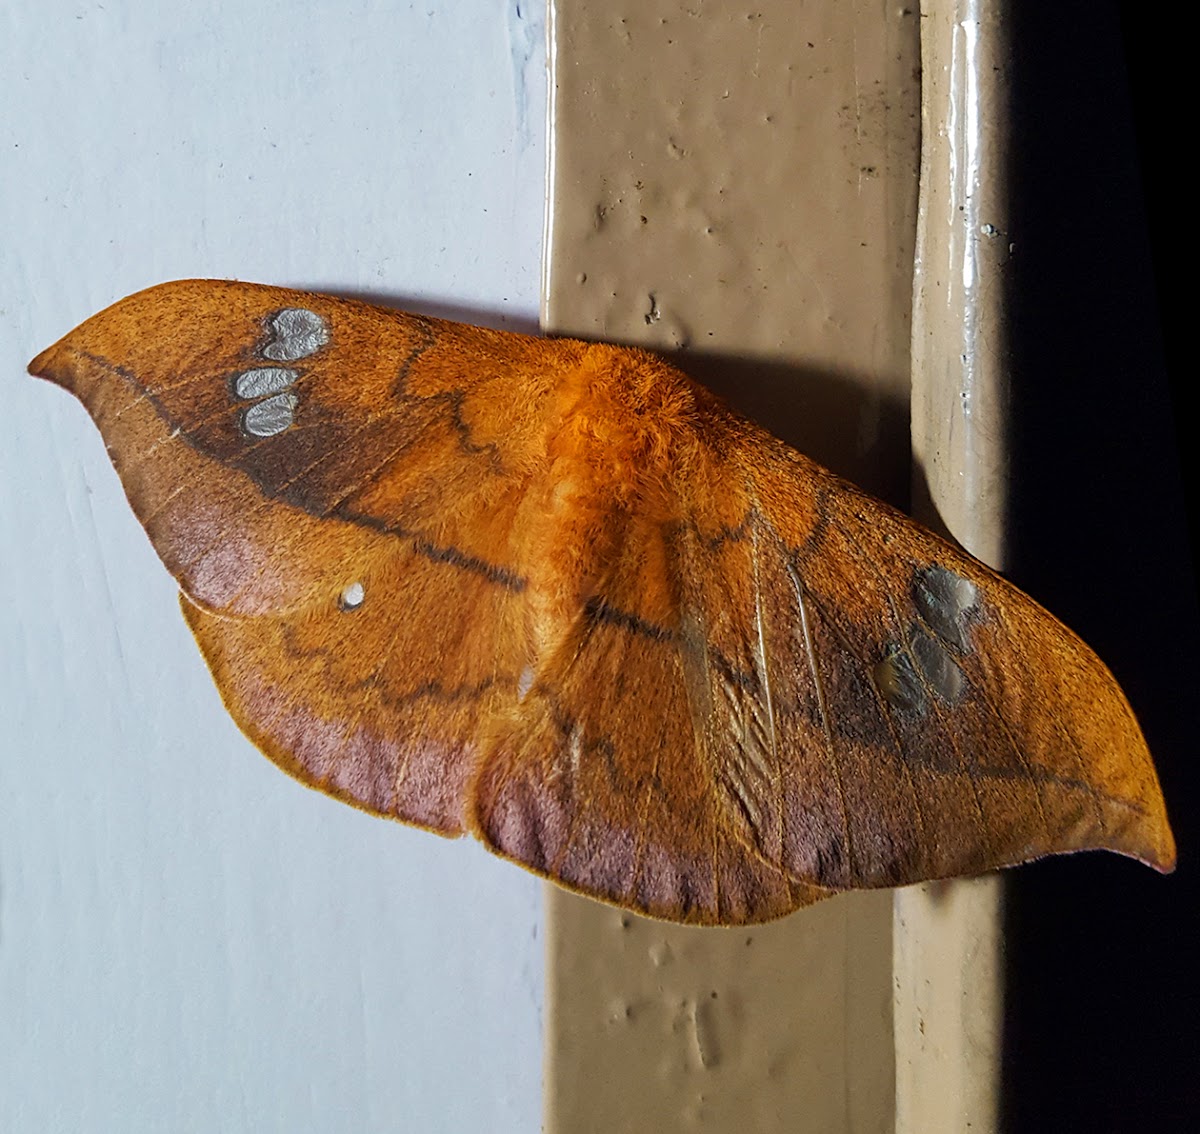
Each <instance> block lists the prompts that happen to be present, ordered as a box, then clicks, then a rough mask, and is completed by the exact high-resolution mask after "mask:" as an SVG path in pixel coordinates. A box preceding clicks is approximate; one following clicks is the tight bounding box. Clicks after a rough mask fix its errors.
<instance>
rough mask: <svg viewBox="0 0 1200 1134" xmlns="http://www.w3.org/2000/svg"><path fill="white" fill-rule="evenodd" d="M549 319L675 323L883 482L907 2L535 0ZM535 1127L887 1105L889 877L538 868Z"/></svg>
mask: <svg viewBox="0 0 1200 1134" xmlns="http://www.w3.org/2000/svg"><path fill="white" fill-rule="evenodd" d="M550 37H551V38H550V52H549V56H550V68H551V77H550V85H551V103H550V139H549V151H550V156H549V201H548V209H547V234H546V256H545V270H544V295H543V322H544V325H545V327H546V329H547V330H549V331H551V332H557V333H571V334H576V335H582V336H584V337H597V338H607V339H613V340H618V341H626V342H637V343H640V344H642V345H648V346H652V347H657V348H660V349H664V350H679V351H681V352H682V353H681V356H680V359H679V361H680V362H681V364H682V365H683V366H684V367H685V369H687V370H689V371H690V372H691V373H693V374H695V375H696V376H697V377H698V378H700V379H701V380H702V381H704V382H705V383H706V384H708V385H710V386H712V387H713V388H715V389H717V390H718V391H719V392H720V393H722V394H723V395H724V396H726V397H727V398H729V399H730V400H731V401H732V402H734V404H735V405H737V406H738V408H740V409H741V410H743V412H747V413H749V414H750V415H751V416H754V417H757V418H758V419H759V420H761V421H762V422H763V423H764V424H765V425H767V426H768V427H769V428H771V429H772V430H773V431H774V432H776V433H777V434H779V435H780V436H783V437H784V438H785V439H787V440H788V441H790V442H791V443H792V444H794V445H796V446H797V447H798V448H800V449H802V450H804V451H805V452H808V453H809V454H810V455H812V456H814V457H815V458H817V459H818V460H821V461H822V462H823V463H825V464H827V465H830V466H831V467H833V468H834V469H835V470H836V471H838V472H840V473H843V474H844V475H847V476H850V477H852V478H854V479H856V480H858V481H859V482H860V483H864V484H865V485H867V486H868V487H870V488H871V489H872V490H874V491H875V492H877V493H879V494H881V495H884V496H885V497H888V498H890V499H892V500H893V501H895V502H898V503H901V504H903V503H904V502H906V500H907V497H908V484H909V480H910V463H909V435H908V398H909V389H908V375H909V349H910V334H911V324H910V311H911V297H912V263H913V242H914V234H915V228H916V171H917V162H918V122H919V101H918V100H919V84H918V71H919V65H918V20H917V16H916V13H915V11H911V10H906V9H904V8H902V7H901V6H900V5H885V4H880V3H867V2H859V0H856V2H853V3H846V2H842V3H838V2H835V0H826V2H825V3H821V4H813V5H805V6H803V7H797V6H796V5H795V4H792V3H789V2H787V0H768V2H767V3H760V4H756V5H754V6H753V7H750V6H747V7H740V6H737V5H720V6H714V5H708V6H705V5H693V6H692V7H691V10H688V9H686V8H684V7H683V6H680V5H675V4H655V3H646V2H645V0H638V2H636V3H635V2H633V0H613V2H612V3H609V4H589V3H586V2H585V0H551V4H550ZM547 903H548V927H547V974H546V981H547V993H546V1072H545V1095H546V1124H545V1129H546V1131H547V1132H548V1134H588V1132H590V1131H596V1132H603V1134H611V1132H614V1131H638V1132H640V1131H647V1130H662V1131H664V1132H667V1131H679V1130H691V1129H701V1128H703V1129H705V1130H714V1131H721V1130H739V1131H740V1130H753V1131H755V1132H756V1134H770V1132H772V1131H788V1132H800V1134H803V1132H806V1131H812V1132H821V1134H839V1132H843V1131H845V1132H849V1131H855V1132H859V1131H864V1132H868V1131H869V1132H876V1131H878V1132H883V1131H889V1130H891V1129H892V1128H893V1121H894V1077H895V1067H896V1060H895V1051H894V1047H893V1037H892V1004H893V961H892V942H893V926H892V899H891V894H890V892H886V891H885V892H877V893H859V894H849V895H843V896H841V897H839V898H836V899H833V900H831V901H829V902H825V903H822V904H821V905H818V906H816V907H813V908H812V909H810V910H805V911H802V912H801V913H799V914H797V915H794V916H792V917H790V918H786V919H784V920H783V921H781V922H777V923H775V924H772V925H767V926H757V927H750V928H746V929H729V930H698V929H685V928H681V927H676V926H669V925H664V924H660V923H655V922H650V921H646V920H644V919H641V918H637V917H632V916H630V915H627V914H622V913H621V912H619V911H614V910H612V909H609V908H607V907H604V906H600V905H597V904H595V903H592V902H588V901H586V900H584V899H581V898H577V897H574V896H571V895H569V894H565V893H563V892H561V891H558V890H556V889H554V888H552V887H551V888H548V891H547Z"/></svg>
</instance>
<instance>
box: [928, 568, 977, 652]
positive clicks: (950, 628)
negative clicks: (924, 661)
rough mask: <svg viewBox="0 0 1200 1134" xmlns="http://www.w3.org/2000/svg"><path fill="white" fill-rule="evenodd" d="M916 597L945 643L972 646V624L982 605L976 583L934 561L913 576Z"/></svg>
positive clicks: (929, 624)
mask: <svg viewBox="0 0 1200 1134" xmlns="http://www.w3.org/2000/svg"><path fill="white" fill-rule="evenodd" d="M912 596H913V602H914V603H915V604H916V607H917V610H918V612H919V613H920V615H921V617H922V618H923V619H924V620H925V625H926V626H928V627H929V628H930V629H931V630H932V631H933V632H934V633H935V634H936V635H937V636H938V637H939V638H941V639H942V641H943V642H949V643H950V644H951V645H952V646H957V647H958V648H959V649H960V650H966V649H969V648H970V640H969V636H968V633H967V629H968V624H969V622H970V620H971V617H972V615H973V614H974V612H975V611H976V609H977V608H978V606H979V588H978V587H976V586H975V584H974V583H972V582H971V581H970V580H969V579H964V578H963V577H962V576H961V575H956V574H955V573H954V572H953V571H950V570H947V569H946V568H945V567H942V566H940V565H939V564H934V565H933V566H931V567H926V568H924V569H923V570H920V571H917V572H916V574H915V575H914V576H913V587H912Z"/></svg>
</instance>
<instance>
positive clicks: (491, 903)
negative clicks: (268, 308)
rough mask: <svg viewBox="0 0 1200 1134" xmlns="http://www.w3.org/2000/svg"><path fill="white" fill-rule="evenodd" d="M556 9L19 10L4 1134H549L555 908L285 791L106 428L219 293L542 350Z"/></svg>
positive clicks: (1, 704)
mask: <svg viewBox="0 0 1200 1134" xmlns="http://www.w3.org/2000/svg"><path fill="white" fill-rule="evenodd" d="M542 21H543V13H542V6H541V4H540V2H537V0H521V2H520V3H518V2H517V0H469V2H468V0H455V2H454V3H437V2H435V0H430V2H428V3H422V4H417V5H412V6H409V5H405V4H403V3H400V4H392V3H388V4H385V3H368V2H364V0H355V2H342V3H338V4H318V3H315V2H312V0H309V2H307V3H297V2H295V0H264V2H260V3H257V4H251V3H247V2H246V0H209V2H206V3H203V4H191V3H182V2H177V3H161V4H154V5H150V4H141V3H137V2H135V0H104V3H102V4H101V3H94V2H91V0H73V2H71V3H68V2H66V0H39V2H38V3H36V4H33V3H22V2H21V0H7V3H6V4H4V6H3V9H2V10H0V83H2V84H3V89H2V90H0V105H2V106H3V108H4V110H3V115H2V120H0V154H2V157H0V161H2V163H3V164H2V166H0V233H2V234H3V235H2V237H0V351H2V352H3V354H2V359H0V390H2V391H3V393H2V396H0V1129H2V1130H4V1131H6V1132H11V1134H54V1132H58V1131H70V1132H72V1134H78V1132H91V1131H105V1132H107V1131H114V1132H121V1134H133V1132H137V1131H172V1132H175V1131H200V1132H208V1131H218V1130H219V1131H254V1132H255V1134H260V1132H271V1131H280V1132H287V1134H301V1132H306V1131H313V1132H321V1134H330V1132H338V1131H354V1132H363V1131H371V1132H377V1131H421V1132H424V1131H451V1132H456V1131H465V1130H471V1129H474V1130H480V1131H483V1130H487V1131H531V1130H535V1129H537V1124H538V1114H539V1112H540V1089H539V1086H540V1074H541V1054H540V1038H539V1031H540V997H541V986H542V977H541V970H542V961H541V957H542V952H541V941H540V934H541V928H540V889H539V886H538V884H537V883H536V882H535V881H534V880H533V879H531V878H529V877H528V876H526V875H524V874H522V873H521V872H520V871H517V870H515V869H514V868H512V867H509V866H507V865H505V864H503V863H500V862H499V861H496V860H493V859H491V858H490V857H489V856H488V855H487V854H486V853H485V852H484V851H483V850H482V849H480V848H479V847H478V846H477V845H474V844H473V843H470V842H467V841H461V842H457V843H453V842H446V841H443V840H440V839H437V838H435V837H433V836H431V835H427V834H423V833H420V832H417V831H413V830H409V829H407V828H403V827H400V826H398V825H396V824H391V823H387V822H384V821H381V820H376V819H371V818H369V817H367V816H364V815H362V814H360V813H358V812H356V811H353V810H351V809H349V808H346V807H343V806H341V805H339V804H337V803H334V802H333V801H331V800H328V799H326V798H324V797H323V796H320V795H317V794H316V793H314V792H311V791H308V790H306V789H304V788H303V787H301V786H300V785H298V784H296V783H295V782H293V781H292V780H290V779H289V778H287V777H286V776H284V775H283V774H282V773H280V772H279V771H277V770H276V769H275V768H274V767H273V766H272V765H271V764H270V763H268V761H267V760H265V759H264V758H263V757H262V756H260V755H259V754H258V753H257V752H256V751H255V750H254V749H253V748H252V747H251V746H250V745H249V743H248V742H247V741H246V740H244V739H243V738H242V736H241V734H240V733H239V732H238V730H237V728H236V727H235V726H234V724H233V723H232V721H231V720H230V719H229V718H228V717H227V716H226V715H225V713H224V711H223V710H222V708H221V705H220V702H219V700H218V697H217V693H216V690H215V689H214V688H213V686H212V684H211V682H210V681H209V678H208V675H207V672H206V670H205V668H204V665H203V663H202V661H201V659H200V655H199V653H198V652H197V650H196V649H195V647H194V646H193V644H192V641H191V639H190V636H189V634H188V632H187V630H186V628H185V627H184V624H183V622H182V619H181V618H180V616H179V612H178V609H177V606H176V600H175V593H174V592H175V588H174V586H173V584H172V582H171V580H170V579H169V577H168V576H167V575H166V573H165V571H164V570H163V569H162V568H161V567H160V565H159V563H158V561H157V559H156V557H155V555H154V553H153V552H152V550H151V549H150V546H149V544H148V542H147V540H146V538H145V536H144V535H143V534H142V531H141V529H140V528H139V526H138V525H137V523H136V521H135V520H134V518H133V515H132V514H131V512H130V511H129V509H128V507H127V505H126V504H125V501H124V498H123V495H122V493H121V490H120V487H119V485H118V482H117V479H116V476H115V474H114V473H113V471H112V469H111V467H110V466H109V463H108V460H107V458H106V456H105V453H104V447H103V445H102V444H101V441H100V437H99V435H98V434H97V433H96V431H95V430H94V428H93V427H92V425H91V422H90V420H89V419H88V418H87V416H86V415H85V413H84V411H83V409H82V407H80V406H79V405H78V404H77V403H75V402H74V401H73V400H72V399H70V398H69V397H67V396H66V395H65V394H63V393H62V392H61V391H60V390H58V389H55V388H53V387H51V386H49V385H47V384H43V383H40V382H35V381H34V380H33V379H31V378H27V377H26V376H25V374H24V367H25V364H26V362H27V361H28V359H29V358H30V357H31V356H32V355H33V354H34V353H35V352H36V351H37V350H39V349H41V348H42V347H44V346H46V345H48V344H49V343H50V342H51V341H53V340H54V339H57V338H58V337H59V336H60V335H62V334H63V333H65V332H66V331H67V330H69V329H70V328H71V327H72V326H74V325H75V324H76V323H78V322H80V321H81V320H82V319H84V318H85V317H86V316H88V315H90V314H91V313H93V312H94V311H97V310H99V309H100V308H101V307H104V306H105V305H107V304H108V303H110V302H112V301H113V300H115V299H118V298H120V297H121V296H123V295H125V294H127V293H129V292H132V291H134V290H137V289H139V288H141V287H144V286H146V285H149V284H152V283H155V282H157V281H160V280H165V279H171V278H178V277H185V276H223V277H237V278H242V279H250V280H257V281H262V282H270V283H278V284H286V285H289V286H297V287H311V288H314V289H329V290H338V291H343V292H345V291H349V292H354V293H361V294H364V295H367V296H376V297H379V298H381V299H383V300H385V301H389V302H396V303H401V304H403V303H405V302H407V303H409V304H410V305H412V306H415V307H418V308H424V309H426V310H431V309H432V310H435V311H436V310H438V309H444V308H445V307H446V306H451V307H455V308H458V309H459V311H458V314H460V315H462V316H463V317H467V318H470V317H475V318H477V319H479V320H480V321H486V322H492V323H495V324H500V323H504V324H505V325H508V326H510V327H511V326H515V327H517V328H519V329H529V328H532V327H533V326H534V325H535V323H536V313H537V303H538V268H539V256H540V238H541V220H542V201H543V197H544V190H543V170H542V165H543V115H544V109H543V108H544V97H545V96H544V89H543V88H544V78H543V46H542V45H543V30H542Z"/></svg>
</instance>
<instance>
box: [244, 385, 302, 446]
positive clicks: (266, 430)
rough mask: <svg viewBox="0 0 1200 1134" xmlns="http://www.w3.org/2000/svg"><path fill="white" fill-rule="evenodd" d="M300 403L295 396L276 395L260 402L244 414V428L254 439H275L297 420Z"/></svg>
mask: <svg viewBox="0 0 1200 1134" xmlns="http://www.w3.org/2000/svg"><path fill="white" fill-rule="evenodd" d="M299 401H300V399H299V398H297V397H296V395H295V394H276V395H275V396H274V397H273V398H267V400H266V401H264V402H258V403H256V404H255V405H252V406H251V407H250V408H249V409H248V410H246V412H245V413H243V414H242V428H243V429H244V430H245V431H246V432H247V433H249V434H250V435H251V436H252V437H273V436H274V435H275V434H276V433H282V432H283V431H284V430H285V429H287V427H288V426H289V425H291V424H292V422H293V421H295V420H296V406H297V405H298V404H299Z"/></svg>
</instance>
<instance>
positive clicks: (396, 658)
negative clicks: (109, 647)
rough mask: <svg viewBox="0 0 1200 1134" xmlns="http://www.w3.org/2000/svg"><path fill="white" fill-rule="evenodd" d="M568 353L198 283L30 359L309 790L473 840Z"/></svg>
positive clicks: (511, 680) (233, 689)
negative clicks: (530, 450)
mask: <svg viewBox="0 0 1200 1134" xmlns="http://www.w3.org/2000/svg"><path fill="white" fill-rule="evenodd" d="M571 349H572V348H571V346H570V345H569V344H555V343H550V342H546V341H543V340H537V339H532V338H526V337H524V336H516V335H508V334H504V333H501V332H492V331H487V330H482V329H479V328H466V327H461V326H459V325H457V324H453V323H445V322H442V321H439V320H434V319H427V318H423V317H419V316H411V315H403V314H400V313H398V312H390V311H384V310H381V309H377V308H373V307H369V306H367V305H365V304H361V303H355V302H351V301H346V300H339V299H334V298H331V297H327V296H316V295H310V294H307V293H300V292H292V291H287V290H285V289H280V288H268V287H260V286H255V285H249V284H240V283H225V282H218V281H186V282H181V283H173V284H164V285H161V286H159V287H155V288H151V289H149V290H148V291H145V292H141V293H139V294H137V295H134V296H131V297H129V298H128V299H125V300H122V301H121V302H120V303H117V304H116V305H114V306H113V307H111V308H109V309H108V310H106V311H104V312H101V313H100V314H99V315H97V316H95V317H93V318H92V319H90V320H88V321H87V322H86V323H84V324H83V325H81V326H80V327H79V328H77V329H76V330H75V331H72V332H71V333H70V334H69V335H67V336H66V337H65V338H64V339H63V340H61V341H60V342H59V343H57V344H55V346H53V347H51V348H50V349H49V350H47V351H46V352H44V353H43V354H42V355H40V356H39V357H38V358H37V359H35V360H34V362H33V363H32V364H31V367H30V369H31V370H32V371H33V372H34V373H36V374H39V375H41V376H43V377H46V378H49V379H51V380H52V381H55V382H57V383H58V384H60V385H62V386H64V387H65V388H66V389H68V390H69V391H71V392H72V393H74V394H75V395H76V396H77V397H78V398H79V399H80V400H81V401H82V402H83V403H84V405H85V406H86V407H87V409H88V410H89V412H90V413H91V415H92V417H93V418H94V419H95V421H96V424H97V425H98V427H99V428H100V431H101V433H102V434H103V436H104V439H105V442H106V444H107V446H108V450H109V453H110V456H111V457H112V460H113V463H114V465H115V466H116V468H117V471H118V472H119V474H120V476H121V479H122V482H123V484H124V487H125V491H126V494H127V496H128V498H129V501H130V503H131V505H132V506H133V509H134V511H135V512H136V514H137V515H138V518H139V519H140V520H141V522H142V524H143V526H144V527H145V528H146V531H147V533H148V534H149V536H150V538H151V541H152V542H153V544H154V547H155V549H156V550H157V551H158V553H159V555H160V556H161V557H162V559H163V561H164V563H165V564H166V566H167V567H168V568H169V569H170V571H171V573H172V574H173V575H174V576H175V578H176V579H177V580H178V582H179V585H180V587H181V588H182V590H183V593H184V596H185V601H184V613H185V615H186V616H187V619H188V622H189V624H190V625H191V627H192V629H193V631H194V632H195V634H196V637H197V639H198V641H199V643H200V645H201V648H202V650H203V652H204V654H205V657H206V659H207V661H208V663H209V666H210V667H211V669H212V672H213V676H214V678H215V679H216V682H217V685H218V687H219V688H220V690H221V693H222V695H223V697H224V698H225V701H226V703H227V705H228V707H229V708H230V710H231V711H232V713H233V715H234V717H235V718H236V720H237V721H238V723H239V724H240V725H241V727H242V728H243V729H244V730H245V731H246V732H247V733H248V734H249V735H250V736H251V738H252V739H253V740H254V741H255V742H256V743H258V744H259V746H260V747H262V748H263V749H264V751H266V752H267V753H268V755H270V756H271V757H272V759H274V760H275V761H276V762H277V763H279V764H280V765H281V766H282V767H284V768H285V769H286V770H287V771H289V772H291V773H292V774H294V775H296V776H297V777H299V778H300V779H302V780H304V781H306V782H308V783H310V784H312V785H314V786H317V787H320V788H322V789H324V790H326V791H329V792H331V793H332V794H334V795H337V796H340V797H341V798H343V799H345V800H347V801H349V802H351V803H355V804H358V805H360V806H362V807H365V808H367V809H369V810H372V811H376V812H380V813H383V814H388V815H392V816H395V817H397V818H401V819H405V820H408V821H411V822H416V823H419V824H421V825H424V826H427V827H430V828H432V829H435V830H438V831H441V832H443V833H447V834H454V833H458V832H459V831H460V830H461V819H462V812H463V793H464V791H465V790H466V785H467V783H468V782H469V779H470V775H471V769H472V766H473V762H474V761H475V759H476V757H477V744H478V737H479V735H480V721H481V720H482V719H483V718H484V717H486V716H487V714H488V713H489V712H491V711H492V707H493V705H494V703H495V702H496V701H497V700H498V699H499V700H501V701H502V700H503V699H504V698H505V697H506V696H510V695H511V691H512V690H513V689H515V686H516V683H517V680H518V677H519V674H520V672H521V668H522V664H523V661H522V657H521V650H522V637H521V633H520V632H519V631H520V625H521V623H520V619H519V617H518V614H517V607H518V596H519V595H520V592H521V590H522V587H523V579H522V577H521V574H520V569H519V567H518V566H517V565H515V564H514V562H513V561H512V559H511V557H510V556H509V555H508V554H507V548H508V545H509V531H510V528H511V525H512V523H513V519H514V513H515V510H516V509H517V508H518V507H519V506H520V504H521V495H520V492H519V491H516V492H514V491H512V483H513V478H514V477H515V478H516V482H517V484H518V488H519V484H520V473H519V467H520V466H521V463H522V461H524V460H526V452H525V447H526V446H528V445H529V444H530V443H531V438H534V437H535V435H536V433H537V429H538V427H539V424H538V423H539V419H538V416H537V415H538V413H539V411H540V408H541V404H542V403H541V401H540V399H541V397H542V396H543V391H539V389H538V388H537V387H536V382H531V381H530V380H529V376H530V375H533V376H534V377H536V375H538V374H544V373H551V374H552V373H553V372H554V368H555V364H556V363H558V364H562V363H563V361H564V359H563V357H562V356H563V353H564V352H569V351H570V350H571ZM518 373H519V374H520V375H521V376H522V378H523V384H522V386H521V389H522V391H523V397H522V398H519V399H518V398H514V397H513V396H512V389H513V387H512V381H513V379H514V375H516V374H518ZM514 469H516V470H518V471H516V472H514Z"/></svg>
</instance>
